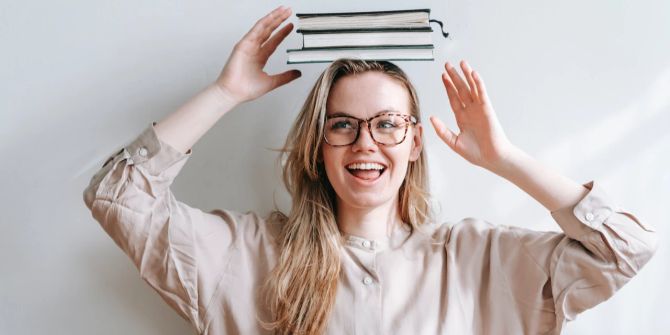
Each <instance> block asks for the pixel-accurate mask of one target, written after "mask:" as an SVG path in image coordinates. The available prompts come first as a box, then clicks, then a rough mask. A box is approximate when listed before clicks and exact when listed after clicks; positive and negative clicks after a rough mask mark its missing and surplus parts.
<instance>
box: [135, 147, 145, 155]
mask: <svg viewBox="0 0 670 335" xmlns="http://www.w3.org/2000/svg"><path fill="white" fill-rule="evenodd" d="M137 153H138V154H140V156H142V157H146V156H147V148H145V147H141V148H140V150H139V151H138V152H137Z"/></svg>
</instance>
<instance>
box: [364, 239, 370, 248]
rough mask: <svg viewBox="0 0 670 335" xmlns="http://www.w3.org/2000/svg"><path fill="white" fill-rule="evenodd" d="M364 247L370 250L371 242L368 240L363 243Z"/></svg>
mask: <svg viewBox="0 0 670 335" xmlns="http://www.w3.org/2000/svg"><path fill="white" fill-rule="evenodd" d="M363 246H364V247H366V248H369V247H370V241H368V240H365V241H363Z"/></svg>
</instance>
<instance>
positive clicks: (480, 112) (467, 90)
mask: <svg viewBox="0 0 670 335" xmlns="http://www.w3.org/2000/svg"><path fill="white" fill-rule="evenodd" d="M460 65H461V68H462V70H463V73H464V75H465V78H466V79H467V83H466V82H465V81H464V80H463V79H462V78H461V76H460V75H459V74H458V71H457V70H456V68H454V67H453V66H452V65H451V64H449V62H447V63H446V64H445V69H446V72H443V73H442V82H443V83H444V87H445V88H446V89H447V96H448V97H449V103H450V104H451V109H452V110H453V112H454V115H455V117H456V123H457V124H458V128H459V130H460V133H459V134H458V135H457V134H455V133H454V132H452V131H451V130H450V129H449V128H447V127H446V126H445V125H444V123H443V122H442V121H440V120H439V119H438V118H437V117H434V116H431V118H430V121H431V122H432V124H433V127H434V128H435V131H436V132H437V134H438V135H439V136H440V138H441V139H442V140H443V141H444V142H445V143H447V145H449V147H450V148H451V149H452V150H454V151H455V152H456V153H458V154H459V155H460V156H461V157H463V158H465V159H466V160H467V161H469V162H470V163H472V164H475V165H477V166H481V167H483V168H485V169H488V170H491V171H493V170H495V169H497V168H498V167H500V166H501V165H502V164H504V162H505V160H506V159H507V158H508V157H509V155H510V154H511V153H512V151H513V149H514V146H513V145H512V144H511V143H510V141H509V140H508V139H507V136H506V135H505V132H504V131H503V129H502V126H501V125H500V123H499V122H498V118H497V117H496V114H495V111H494V110H493V107H492V106H491V102H490V101H489V97H488V95H487V94H486V88H485V87H484V81H483V80H482V78H481V77H479V75H478V73H477V72H475V71H473V70H472V68H470V66H469V65H468V64H467V63H466V62H465V61H461V64H460ZM468 84H469V85H468Z"/></svg>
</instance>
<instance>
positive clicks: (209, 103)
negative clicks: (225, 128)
mask: <svg viewBox="0 0 670 335" xmlns="http://www.w3.org/2000/svg"><path fill="white" fill-rule="evenodd" d="M235 105H236V104H235V103H234V102H233V99H230V98H229V97H228V95H227V94H226V93H225V92H224V91H222V90H221V89H220V88H219V87H218V86H216V85H214V84H212V85H210V86H208V87H207V88H205V89H204V90H203V91H201V92H200V93H198V94H197V95H195V96H194V97H193V98H191V99H190V100H189V101H188V102H186V103H185V104H184V105H183V106H181V107H180V108H179V109H177V110H176V111H175V112H173V113H172V114H170V115H168V116H167V117H165V118H164V119H163V120H161V121H160V122H158V124H157V125H156V126H155V129H156V134H157V135H158V138H160V139H161V140H162V141H164V142H165V143H167V144H169V145H171V146H172V147H173V148H175V149H177V150H179V151H181V152H184V153H185V152H187V151H188V150H189V149H190V148H191V147H193V145H194V144H195V143H196V142H197V141H198V140H199V139H200V138H201V137H202V136H203V135H205V133H206V132H207V131H208V130H209V129H211V128H212V127H213V126H214V124H215V123H216V122H217V121H218V120H219V119H220V118H221V117H222V116H223V115H224V114H226V113H227V112H228V111H230V110H231V109H233V108H234V107H235Z"/></svg>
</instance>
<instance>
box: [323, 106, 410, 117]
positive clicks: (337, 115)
mask: <svg viewBox="0 0 670 335" xmlns="http://www.w3.org/2000/svg"><path fill="white" fill-rule="evenodd" d="M384 113H396V114H402V113H400V112H399V111H397V110H395V109H391V108H389V109H382V110H381V111H379V112H377V114H375V115H373V116H372V117H375V116H377V115H379V114H384ZM326 116H330V117H339V116H348V117H354V118H357V117H356V116H353V115H351V114H349V113H345V112H335V113H332V114H328V115H326Z"/></svg>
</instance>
